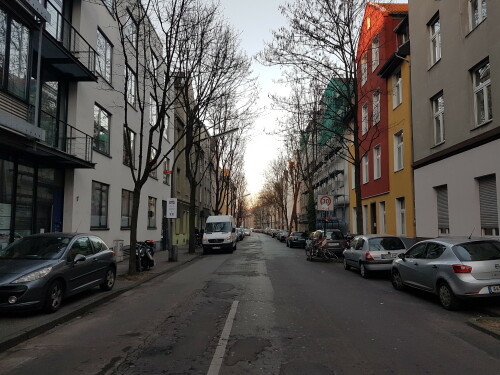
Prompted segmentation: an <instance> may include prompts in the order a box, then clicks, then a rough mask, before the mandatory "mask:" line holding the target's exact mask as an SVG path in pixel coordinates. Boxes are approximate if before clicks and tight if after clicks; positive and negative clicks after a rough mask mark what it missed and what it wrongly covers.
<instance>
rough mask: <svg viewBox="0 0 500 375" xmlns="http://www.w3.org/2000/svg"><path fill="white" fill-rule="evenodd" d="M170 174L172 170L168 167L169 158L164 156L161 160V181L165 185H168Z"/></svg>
mask: <svg viewBox="0 0 500 375" xmlns="http://www.w3.org/2000/svg"><path fill="white" fill-rule="evenodd" d="M171 174H172V170H171V169H170V159H169V158H166V159H165V161H164V162H163V183H164V184H165V185H170V176H171Z"/></svg>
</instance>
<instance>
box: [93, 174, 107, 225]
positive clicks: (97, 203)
mask: <svg viewBox="0 0 500 375" xmlns="http://www.w3.org/2000/svg"><path fill="white" fill-rule="evenodd" d="M108 196H109V185H106V184H102V183H100V182H97V181H92V205H91V209H90V227H91V228H92V229H107V227H108Z"/></svg>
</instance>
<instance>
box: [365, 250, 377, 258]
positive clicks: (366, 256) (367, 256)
mask: <svg viewBox="0 0 500 375" xmlns="http://www.w3.org/2000/svg"><path fill="white" fill-rule="evenodd" d="M365 259H366V260H375V259H373V257H372V255H371V254H370V252H369V251H367V252H366V253H365Z"/></svg>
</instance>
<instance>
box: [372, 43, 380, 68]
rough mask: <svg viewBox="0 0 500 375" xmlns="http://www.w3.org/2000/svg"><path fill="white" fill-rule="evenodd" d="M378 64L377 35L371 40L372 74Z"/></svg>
mask: <svg viewBox="0 0 500 375" xmlns="http://www.w3.org/2000/svg"><path fill="white" fill-rule="evenodd" d="M378 64H379V41H378V35H375V37H374V38H373V40H372V72H374V71H375V69H376V68H377V66H378Z"/></svg>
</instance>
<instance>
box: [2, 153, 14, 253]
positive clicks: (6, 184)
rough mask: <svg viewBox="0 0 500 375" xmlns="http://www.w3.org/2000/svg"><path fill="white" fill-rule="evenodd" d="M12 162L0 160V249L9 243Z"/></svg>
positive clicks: (12, 176)
mask: <svg viewBox="0 0 500 375" xmlns="http://www.w3.org/2000/svg"><path fill="white" fill-rule="evenodd" d="M13 178H14V163H12V162H11V161H8V160H0V249H3V248H4V247H5V246H7V244H8V243H9V238H10V220H11V216H12V185H13V184H12V179H13Z"/></svg>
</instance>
